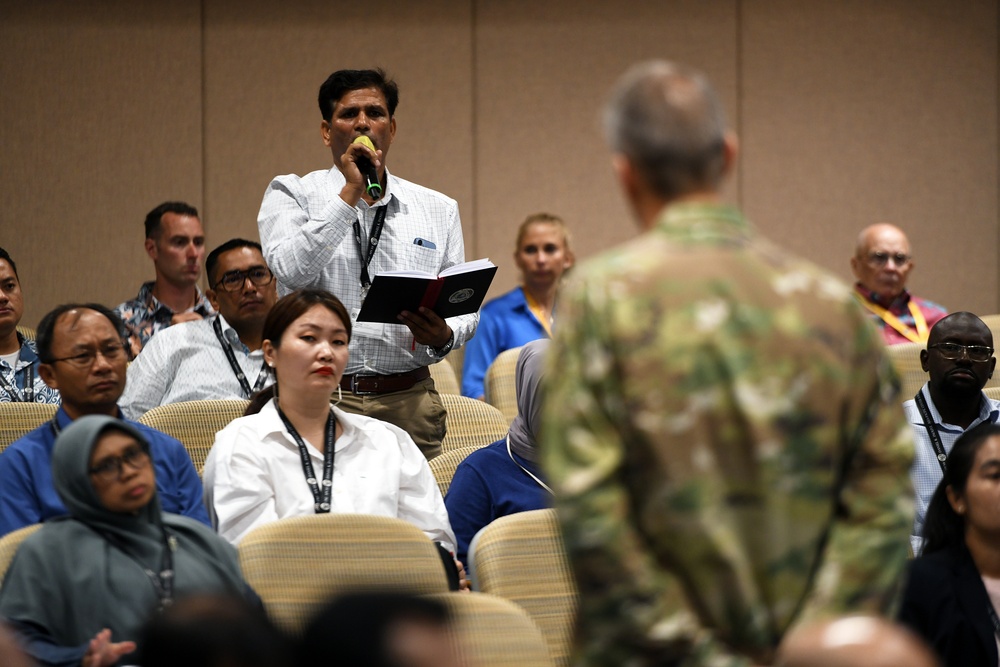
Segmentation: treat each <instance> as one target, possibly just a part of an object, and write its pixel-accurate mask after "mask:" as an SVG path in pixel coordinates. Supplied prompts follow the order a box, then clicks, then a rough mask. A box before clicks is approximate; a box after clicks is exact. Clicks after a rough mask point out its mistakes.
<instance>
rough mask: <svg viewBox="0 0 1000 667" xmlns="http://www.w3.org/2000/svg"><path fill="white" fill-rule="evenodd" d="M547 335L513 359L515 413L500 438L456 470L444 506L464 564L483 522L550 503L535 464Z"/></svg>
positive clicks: (549, 504) (547, 343) (470, 457)
mask: <svg viewBox="0 0 1000 667" xmlns="http://www.w3.org/2000/svg"><path fill="white" fill-rule="evenodd" d="M548 346H549V341H548V339H541V340H536V341H532V342H530V343H527V344H526V345H525V346H524V347H523V348H522V349H521V353H520V354H519V355H518V357H517V365H516V366H515V367H514V386H515V391H516V395H517V417H515V418H514V421H513V422H511V425H510V432H509V433H508V434H507V437H506V438H504V439H503V440H499V441H497V442H494V443H493V444H492V445H488V446H486V447H483V448H482V449H478V450H476V451H474V452H473V453H471V454H469V456H467V457H466V459H465V460H464V461H462V462H461V463H460V464H459V465H458V468H457V469H456V470H455V476H454V478H452V481H451V485H450V486H449V487H448V495H447V496H445V499H444V504H445V507H447V508H448V519H449V520H450V521H451V527H452V529H454V531H455V538H456V539H457V540H458V552H457V554H456V557H457V558H458V560H459V561H461V562H463V563H465V562H467V561H466V554H467V552H468V550H469V543H470V542H472V538H473V537H475V535H476V533H477V532H479V530H480V529H481V528H483V527H484V526H485V525H486V524H488V523H490V522H491V521H493V520H494V519H497V518H499V517H502V516H507V515H508V514H515V513H517V512H527V511H528V510H537V509H543V508H546V507H550V506H551V504H552V490H551V489H549V487H548V486H547V485H546V484H545V477H544V475H543V474H542V471H541V470H540V469H539V467H538V448H537V446H536V444H535V443H536V442H537V440H538V436H539V434H540V433H541V416H540V413H541V407H542V406H541V403H542V399H541V395H540V392H539V385H540V384H541V383H542V376H543V370H544V367H545V351H546V350H547V349H548Z"/></svg>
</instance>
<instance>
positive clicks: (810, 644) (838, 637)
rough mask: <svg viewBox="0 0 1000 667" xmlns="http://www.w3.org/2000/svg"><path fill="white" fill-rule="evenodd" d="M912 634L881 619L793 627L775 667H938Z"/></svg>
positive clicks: (858, 618) (861, 618) (850, 619)
mask: <svg viewBox="0 0 1000 667" xmlns="http://www.w3.org/2000/svg"><path fill="white" fill-rule="evenodd" d="M939 664H940V663H938V661H937V659H936V658H935V657H934V653H933V652H932V651H931V650H930V649H929V648H927V645H926V644H924V642H922V641H921V640H920V638H919V637H917V636H916V635H915V634H913V633H912V632H910V631H908V630H907V629H906V628H903V627H901V626H899V625H897V624H895V623H893V622H891V621H888V620H886V619H884V618H877V617H873V616H847V617H844V618H835V619H832V620H821V621H813V622H811V623H805V624H803V625H802V626H800V627H797V628H796V629H795V630H793V631H792V632H790V633H788V636H787V637H786V638H785V640H784V641H783V642H781V648H780V649H779V650H778V660H777V662H776V663H775V665H776V667H903V666H905V667H938V666H939Z"/></svg>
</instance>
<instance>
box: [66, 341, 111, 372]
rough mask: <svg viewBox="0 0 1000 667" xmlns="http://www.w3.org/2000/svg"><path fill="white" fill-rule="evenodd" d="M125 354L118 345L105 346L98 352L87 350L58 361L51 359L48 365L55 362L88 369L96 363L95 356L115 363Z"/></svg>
mask: <svg viewBox="0 0 1000 667" xmlns="http://www.w3.org/2000/svg"><path fill="white" fill-rule="evenodd" d="M124 354H125V348H124V346H122V345H121V344H120V343H119V344H117V345H107V346H105V347H103V348H101V349H100V350H87V351H86V352H81V353H80V354H74V355H73V356H72V357H61V358H59V359H53V360H52V361H50V362H49V363H52V364H54V363H56V362H57V361H65V362H66V363H68V364H71V365H73V366H76V367H77V368H90V367H91V366H93V365H94V362H95V361H97V355H101V356H103V357H104V358H105V359H107V360H108V361H116V360H118V359H120V358H121V357H122V356H123V355H124Z"/></svg>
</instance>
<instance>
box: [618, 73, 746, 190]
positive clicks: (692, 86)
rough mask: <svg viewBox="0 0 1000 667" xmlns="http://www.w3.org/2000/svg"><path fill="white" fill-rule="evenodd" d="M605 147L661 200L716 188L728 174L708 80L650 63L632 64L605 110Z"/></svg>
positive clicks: (719, 115)
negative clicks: (622, 158) (621, 158)
mask: <svg viewBox="0 0 1000 667" xmlns="http://www.w3.org/2000/svg"><path fill="white" fill-rule="evenodd" d="M604 125H605V131H606V133H607V137H608V143H609V144H610V145H611V148H612V150H613V151H615V152H616V153H620V154H622V155H624V156H625V157H626V158H627V159H628V160H629V162H631V163H632V164H633V166H634V167H635V168H636V170H637V171H638V172H639V173H640V174H641V175H642V176H643V178H644V179H645V181H646V182H647V183H648V185H649V186H650V187H651V188H652V189H653V191H654V192H655V193H656V194H657V195H658V196H659V197H660V198H662V199H664V200H668V201H669V200H673V199H676V198H677V197H681V196H684V195H686V194H690V193H695V192H714V191H716V190H718V189H719V186H720V184H721V181H722V177H723V175H724V173H725V170H726V148H725V139H726V121H725V117H724V114H723V112H722V105H721V104H720V103H719V100H718V97H717V96H716V94H715V91H714V90H713V88H712V86H711V84H710V83H709V82H708V79H706V78H705V76H704V75H703V74H701V73H700V72H697V71H695V70H692V69H689V68H687V67H684V66H682V65H678V64H675V63H671V62H667V61H663V60H653V61H648V62H644V63H639V64H637V65H634V66H632V67H631V68H630V69H629V70H628V71H627V72H626V73H625V74H624V75H623V76H622V77H621V79H619V81H618V83H617V84H616V85H615V87H614V89H613V90H612V93H611V98H610V100H609V101H608V104H607V107H606V108H605V115H604Z"/></svg>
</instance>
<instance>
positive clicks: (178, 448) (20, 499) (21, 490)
mask: <svg viewBox="0 0 1000 667" xmlns="http://www.w3.org/2000/svg"><path fill="white" fill-rule="evenodd" d="M55 419H56V421H57V423H58V424H59V428H60V430H62V429H64V428H66V427H67V426H68V425H69V424H70V423H71V422H72V421H73V420H72V419H70V416H69V415H68V414H66V411H65V410H64V409H63V408H62V407H60V408H59V410H58V412H56V417H55ZM128 423H129V424H131V425H132V426H134V427H136V428H137V429H139V431H140V432H142V434H143V435H144V436H146V440H148V441H149V453H150V455H151V456H152V458H153V466H154V467H155V469H156V489H157V491H158V492H159V495H160V504H161V505H162V507H163V511H164V512H171V513H173V514H183V515H184V516H188V517H191V518H192V519H195V520H197V521H201V522H202V523H203V524H205V525H206V526H211V525H212V524H211V522H210V521H209V520H208V512H206V511H205V505H204V504H203V503H202V499H201V498H202V488H201V480H200V479H198V473H197V472H196V471H195V469H194V464H193V463H191V457H190V456H189V455H188V453H187V450H185V449H184V445H182V444H181V443H180V442H179V441H177V440H175V439H174V438H171V437H170V436H169V435H167V434H166V433H161V432H160V431H157V430H155V429H152V428H150V427H148V426H146V425H145V424H140V423H138V422H132V421H130V422H128ZM55 444H56V434H55V431H54V429H53V428H52V423H51V422H46V423H44V424H42V425H41V426H39V427H38V428H36V429H35V430H34V431H32V432H31V433H28V434H27V435H25V436H24V437H22V438H19V439H18V440H16V441H15V442H14V443H12V444H11V445H10V446H9V447H7V449H5V450H4V452H3V454H0V535H6V534H7V533H9V532H11V531H14V530H17V529H18V528H23V527H25V526H30V525H31V524H35V523H40V522H42V521H45V520H47V519H51V518H53V517H56V516H63V515H65V514H66V507H65V506H64V505H63V503H62V500H61V499H60V498H59V495H58V494H57V493H56V489H55V485H54V484H53V482H52V465H51V458H52V449H53V447H54V446H55Z"/></svg>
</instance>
